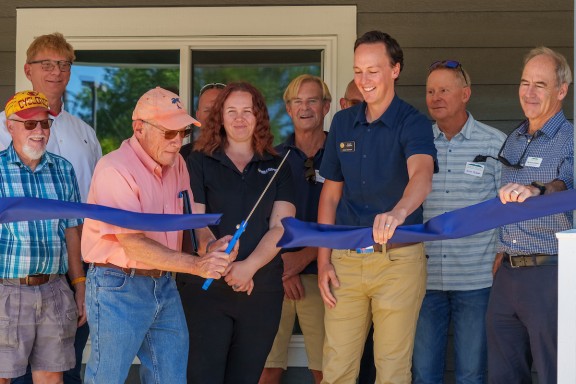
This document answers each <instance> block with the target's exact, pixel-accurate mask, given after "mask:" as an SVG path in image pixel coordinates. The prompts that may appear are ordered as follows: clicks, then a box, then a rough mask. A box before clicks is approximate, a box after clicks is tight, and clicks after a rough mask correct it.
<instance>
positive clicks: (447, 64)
mask: <svg viewBox="0 0 576 384" xmlns="http://www.w3.org/2000/svg"><path fill="white" fill-rule="evenodd" d="M438 68H448V69H459V70H460V73H461V74H462V77H463V78H464V82H465V83H466V85H469V84H468V79H467V78H466V74H465V73H464V69H463V68H462V64H460V62H458V61H456V60H438V61H435V62H433V63H432V64H430V67H429V68H428V73H430V72H432V71H433V70H435V69H438Z"/></svg>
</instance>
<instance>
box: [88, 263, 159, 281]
mask: <svg viewBox="0 0 576 384" xmlns="http://www.w3.org/2000/svg"><path fill="white" fill-rule="evenodd" d="M93 264H94V266H95V267H104V268H113V269H117V270H119V271H122V272H124V273H125V274H127V275H131V274H132V273H134V275H136V276H148V277H155V278H158V277H162V276H164V275H165V274H166V273H168V272H166V271H161V270H159V269H138V268H123V267H119V266H117V265H114V264H110V263H93Z"/></svg>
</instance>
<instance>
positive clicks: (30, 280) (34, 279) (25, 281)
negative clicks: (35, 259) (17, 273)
mask: <svg viewBox="0 0 576 384" xmlns="http://www.w3.org/2000/svg"><path fill="white" fill-rule="evenodd" d="M50 276H52V280H54V278H55V277H58V276H60V275H43V274H36V275H28V276H26V277H19V278H15V279H0V283H9V282H12V283H16V282H18V283H20V285H28V286H30V287H35V286H38V285H42V284H46V283H47V282H49V281H50Z"/></svg>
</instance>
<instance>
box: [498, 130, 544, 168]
mask: <svg viewBox="0 0 576 384" xmlns="http://www.w3.org/2000/svg"><path fill="white" fill-rule="evenodd" d="M540 133H541V132H540V131H536V133H534V135H533V136H532V137H531V138H529V139H528V144H527V145H526V147H525V148H524V151H523V152H522V154H521V155H520V158H519V159H518V161H517V162H516V164H512V163H511V162H510V161H508V159H506V158H505V157H504V156H502V152H504V147H506V143H507V142H508V139H509V138H510V136H512V135H510V136H508V137H507V138H506V140H505V141H504V144H502V148H500V152H498V161H500V162H501V163H502V164H504V165H505V166H507V167H510V168H514V169H522V168H524V166H523V165H522V164H521V163H522V159H523V158H524V156H525V155H526V152H527V151H528V148H529V147H530V144H532V142H533V141H534V140H536V138H538V137H539V136H540Z"/></svg>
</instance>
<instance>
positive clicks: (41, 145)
mask: <svg viewBox="0 0 576 384" xmlns="http://www.w3.org/2000/svg"><path fill="white" fill-rule="evenodd" d="M46 119H48V112H38V113H35V114H34V115H31V116H28V117H27V118H25V119H23V118H21V117H19V116H18V115H17V114H12V115H10V117H9V118H8V119H7V120H6V126H7V128H8V132H9V133H10V136H12V143H13V145H14V150H15V151H16V153H17V154H18V156H19V157H20V159H21V160H22V161H23V162H24V164H26V165H28V166H29V167H30V168H31V169H34V168H35V167H36V165H38V164H39V163H40V158H41V157H42V155H43V154H44V152H46V144H48V139H49V138H50V129H42V128H41V127H40V124H36V127H35V128H34V129H32V130H30V131H29V130H27V129H26V128H24V123H21V121H25V120H46ZM13 120H18V121H13Z"/></svg>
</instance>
